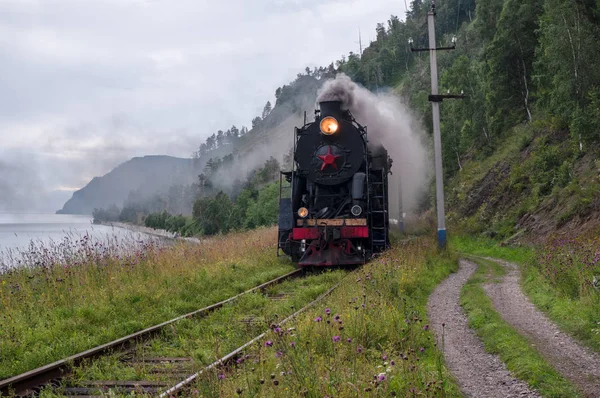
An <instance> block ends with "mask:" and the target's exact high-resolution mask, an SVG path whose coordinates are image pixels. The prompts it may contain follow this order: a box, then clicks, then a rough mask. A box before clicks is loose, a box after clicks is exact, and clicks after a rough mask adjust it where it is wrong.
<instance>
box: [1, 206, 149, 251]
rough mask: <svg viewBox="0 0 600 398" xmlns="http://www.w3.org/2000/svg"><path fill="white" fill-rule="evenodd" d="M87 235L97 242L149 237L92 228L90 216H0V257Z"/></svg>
mask: <svg viewBox="0 0 600 398" xmlns="http://www.w3.org/2000/svg"><path fill="white" fill-rule="evenodd" d="M84 235H88V236H89V237H90V238H91V239H93V240H97V241H100V242H107V241H109V240H114V239H115V237H116V238H117V239H119V238H123V239H131V238H134V239H136V240H144V239H148V238H150V237H149V235H146V234H143V233H139V232H132V231H129V230H127V229H123V228H117V227H111V226H107V225H95V224H92V217H91V216H80V215H68V214H14V213H12V214H11V213H0V257H1V256H2V254H3V253H7V252H8V251H12V252H15V251H18V250H25V249H27V247H28V246H29V244H30V242H32V241H33V242H35V243H36V244H38V245H39V244H40V243H42V244H51V243H52V242H60V241H62V240H63V239H65V237H66V236H70V237H77V238H79V237H82V236H84Z"/></svg>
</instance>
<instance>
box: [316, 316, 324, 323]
mask: <svg viewBox="0 0 600 398" xmlns="http://www.w3.org/2000/svg"><path fill="white" fill-rule="evenodd" d="M322 320H323V318H321V317H320V316H318V317H316V318H315V322H321V321H322Z"/></svg>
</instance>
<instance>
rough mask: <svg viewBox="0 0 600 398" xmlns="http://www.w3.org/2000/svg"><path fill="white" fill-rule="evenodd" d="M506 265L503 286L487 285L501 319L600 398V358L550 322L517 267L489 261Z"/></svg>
mask: <svg viewBox="0 0 600 398" xmlns="http://www.w3.org/2000/svg"><path fill="white" fill-rule="evenodd" d="M488 260H491V261H495V262H496V263H498V264H501V265H503V266H504V267H505V268H506V269H507V271H508V272H507V274H506V276H505V277H504V279H503V281H502V282H501V283H490V284H486V285H484V289H485V291H486V293H487V295H488V296H489V297H490V299H491V300H492V303H493V304H494V307H496V311H498V313H499V314H500V316H501V317H502V318H503V319H504V320H505V321H506V322H508V323H509V324H510V325H512V326H513V327H514V328H515V329H517V330H518V331H519V333H521V334H522V335H524V336H526V337H527V338H528V339H529V340H530V341H531V342H532V343H534V344H535V348H536V349H537V351H538V352H539V353H540V354H541V355H542V356H543V357H545V358H546V360H548V362H550V364H551V365H552V366H553V367H554V368H555V369H556V370H557V371H558V372H559V373H560V374H562V375H563V377H565V378H567V379H569V380H571V382H572V383H573V384H575V385H576V386H577V387H578V388H579V389H580V390H581V391H582V392H583V393H584V394H586V395H587V396H589V397H600V355H598V354H597V353H595V352H592V351H591V350H589V349H587V348H585V347H583V346H582V345H580V344H579V343H577V342H576V341H575V340H574V339H573V338H571V337H570V336H569V335H567V334H566V333H563V332H561V331H560V329H559V328H558V327H557V326H556V325H555V324H554V323H553V322H552V321H550V320H549V319H548V318H547V317H546V316H545V315H544V314H543V313H542V312H540V311H539V310H538V309H537V308H535V306H534V305H533V304H532V303H531V302H530V301H529V299H528V298H527V296H525V294H524V293H523V291H522V290H521V286H520V284H519V281H520V272H519V268H518V267H517V266H516V265H515V264H511V263H508V262H505V261H502V260H498V259H493V258H488Z"/></svg>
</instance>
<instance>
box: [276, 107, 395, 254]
mask: <svg viewBox="0 0 600 398" xmlns="http://www.w3.org/2000/svg"><path fill="white" fill-rule="evenodd" d="M292 163H293V166H292V170H291V171H287V172H282V173H281V178H280V180H281V184H280V187H281V188H280V200H279V242H278V254H279V253H280V252H281V251H283V252H284V253H285V254H287V255H288V256H290V257H291V259H292V260H293V261H294V262H297V263H298V265H300V266H331V265H351V264H364V263H365V262H366V261H367V260H369V259H370V258H371V257H372V256H373V255H374V254H376V253H379V252H381V251H383V250H385V249H386V248H388V247H389V236H388V233H389V214H388V174H389V173H390V168H391V164H392V160H391V159H390V158H389V156H388V154H387V151H386V150H385V148H384V147H383V146H381V145H373V144H371V143H369V141H368V139H367V127H366V126H363V125H361V124H360V123H359V122H358V121H356V120H355V119H354V117H353V116H352V114H351V113H350V111H349V110H345V109H342V103H341V102H340V101H324V102H320V103H319V110H317V111H315V120H314V121H313V122H310V123H305V125H304V126H302V127H301V128H295V131H294V161H293V162H292ZM284 181H285V182H287V184H286V183H285V182H284Z"/></svg>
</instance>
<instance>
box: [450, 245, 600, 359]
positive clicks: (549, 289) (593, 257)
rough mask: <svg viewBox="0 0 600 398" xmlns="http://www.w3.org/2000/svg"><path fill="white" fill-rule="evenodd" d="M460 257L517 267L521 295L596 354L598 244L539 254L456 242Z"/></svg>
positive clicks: (550, 248)
mask: <svg viewBox="0 0 600 398" xmlns="http://www.w3.org/2000/svg"><path fill="white" fill-rule="evenodd" d="M451 243H452V246H453V247H454V248H455V249H456V250H457V251H459V252H463V253H470V254H475V255H480V256H491V257H497V258H502V259H505V260H508V261H512V262H515V263H517V264H519V265H520V267H521V271H522V285H523V290H524V292H525V294H526V295H527V296H528V297H529V299H530V300H531V301H532V302H533V303H534V304H535V306H536V307H537V308H538V309H540V310H541V311H543V312H544V313H545V314H546V315H547V316H548V317H549V318H550V319H551V320H552V321H554V322H555V323H556V324H557V325H558V326H559V327H560V328H561V330H563V331H564V332H566V333H568V334H570V335H571V336H573V337H575V338H576V339H578V340H579V341H581V342H582V343H583V344H585V345H587V346H588V347H590V348H592V349H593V350H595V351H598V352H600V290H599V289H594V288H593V287H592V280H593V276H594V275H598V276H600V238H598V237H591V238H585V237H579V238H572V239H564V238H563V239H555V240H550V241H549V243H548V244H547V245H546V246H543V247H539V248H535V249H534V248H526V247H501V246H499V245H498V243H497V242H495V241H492V240H488V239H476V238H470V237H464V236H463V237H456V238H454V239H453V240H452V242H451Z"/></svg>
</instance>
